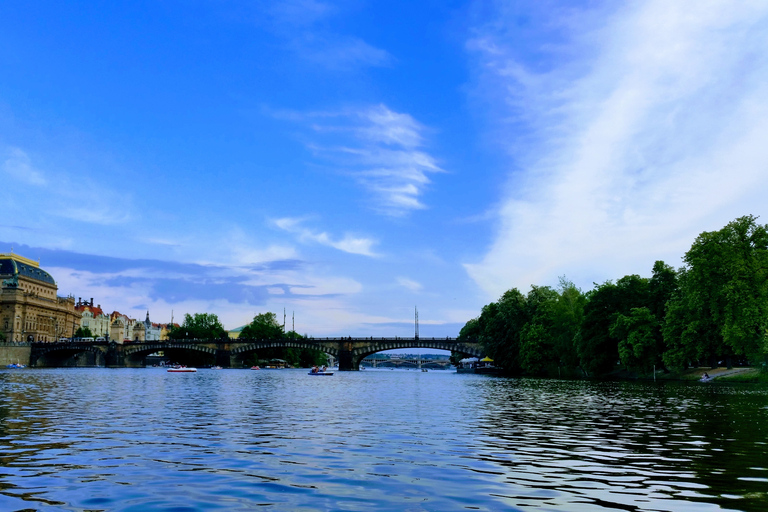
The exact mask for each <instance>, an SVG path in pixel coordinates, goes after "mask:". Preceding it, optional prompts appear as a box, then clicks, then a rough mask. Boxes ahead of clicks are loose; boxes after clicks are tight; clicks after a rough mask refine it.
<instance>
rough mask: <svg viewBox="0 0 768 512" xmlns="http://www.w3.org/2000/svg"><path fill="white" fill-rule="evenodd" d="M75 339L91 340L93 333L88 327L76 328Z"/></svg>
mask: <svg viewBox="0 0 768 512" xmlns="http://www.w3.org/2000/svg"><path fill="white" fill-rule="evenodd" d="M75 338H93V333H92V332H91V329H89V328H88V327H78V328H77V330H76V331H75Z"/></svg>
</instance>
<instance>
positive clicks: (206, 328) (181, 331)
mask: <svg viewBox="0 0 768 512" xmlns="http://www.w3.org/2000/svg"><path fill="white" fill-rule="evenodd" d="M168 337H169V338H170V339H173V340H180V339H198V340H203V339H221V338H226V337H227V331H226V330H224V326H223V325H221V322H220V321H219V317H218V316H216V315H214V314H213V313H195V314H194V316H193V315H190V314H189V313H187V314H185V315H184V323H182V324H181V326H179V327H174V328H173V329H171V331H170V332H169V333H168Z"/></svg>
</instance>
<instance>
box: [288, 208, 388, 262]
mask: <svg viewBox="0 0 768 512" xmlns="http://www.w3.org/2000/svg"><path fill="white" fill-rule="evenodd" d="M302 222H304V219H296V218H290V217H284V218H282V219H276V220H275V221H274V223H275V225H276V226H277V227H278V228H280V229H282V230H284V231H288V232H289V233H293V234H295V235H297V236H298V238H299V241H301V242H304V243H306V242H315V243H318V244H321V245H326V246H328V247H333V248H334V249H338V250H340V251H343V252H348V253H350V254H360V255H362V256H377V255H376V253H374V252H373V246H374V245H376V241H375V240H373V239H370V238H359V237H355V236H352V235H349V234H345V235H344V237H343V238H341V239H334V238H333V237H331V235H329V234H328V233H326V232H325V231H319V232H318V231H313V230H311V229H309V228H306V227H304V226H302V225H301V223H302Z"/></svg>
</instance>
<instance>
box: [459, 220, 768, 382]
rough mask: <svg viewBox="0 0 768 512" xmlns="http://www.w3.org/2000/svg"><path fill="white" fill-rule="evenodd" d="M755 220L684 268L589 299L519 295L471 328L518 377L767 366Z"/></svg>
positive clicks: (633, 278)
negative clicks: (719, 364) (739, 364)
mask: <svg viewBox="0 0 768 512" xmlns="http://www.w3.org/2000/svg"><path fill="white" fill-rule="evenodd" d="M756 221H757V218H756V217H753V216H751V215H750V216H746V217H741V218H738V219H736V220H734V221H733V222H731V223H729V224H728V225H727V226H725V227H724V228H723V229H721V230H719V231H713V232H704V233H702V234H700V235H699V236H698V237H697V238H696V241H695V242H694V243H693V245H692V247H691V249H690V250H689V251H688V252H687V253H686V254H685V256H684V258H683V261H684V265H683V267H681V268H679V269H677V270H675V269H674V268H673V267H671V266H669V265H667V264H666V263H664V262H663V261H657V262H656V263H655V264H654V265H653V269H652V275H651V277H649V278H648V277H640V276H638V275H628V276H624V277H622V278H621V279H618V280H616V281H615V282H613V281H607V282H605V283H603V284H595V287H594V289H592V290H590V291H588V292H586V293H583V292H582V291H581V290H580V289H578V288H577V287H576V286H575V285H574V284H573V283H572V282H570V281H568V280H567V279H565V278H560V283H559V285H558V287H557V288H556V289H553V288H551V287H548V286H532V287H531V290H530V291H529V292H528V293H527V294H523V293H521V292H520V291H519V290H518V289H516V288H513V289H511V290H509V291H507V292H505V293H504V294H503V295H502V296H501V298H499V300H498V301H496V302H492V303H490V304H488V305H486V306H484V307H483V309H482V312H481V314H480V316H479V317H477V318H474V319H472V320H470V321H469V322H467V323H466V325H465V326H464V327H463V328H462V329H461V332H460V334H459V338H460V339H464V340H467V341H478V342H480V343H481V344H482V345H483V347H484V349H485V351H486V353H487V354H488V356H489V357H491V358H492V359H494V361H495V362H496V364H497V365H498V366H501V367H502V368H504V369H505V371H507V372H508V373H510V374H518V375H520V374H525V375H549V376H557V375H561V376H590V377H592V376H601V375H606V374H608V373H610V372H612V371H614V370H616V369H617V363H618V364H620V367H623V368H625V369H627V370H630V371H635V372H640V373H643V372H650V371H652V370H653V368H654V367H655V368H656V369H662V370H682V369H684V368H687V367H690V366H693V365H709V366H714V365H716V364H718V363H719V362H721V361H722V362H724V363H725V364H727V365H729V366H730V365H731V364H733V363H736V362H740V363H748V364H753V365H757V364H762V363H764V362H765V360H766V354H768V344H767V343H766V327H767V326H766V323H767V322H766V320H768V279H766V278H767V276H768V226H766V225H759V224H757V222H756Z"/></svg>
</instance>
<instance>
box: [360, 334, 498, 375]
mask: <svg viewBox="0 0 768 512" xmlns="http://www.w3.org/2000/svg"><path fill="white" fill-rule="evenodd" d="M404 348H434V349H438V350H447V351H449V352H459V353H461V354H464V355H466V356H467V357H477V358H480V357H483V353H482V351H481V350H480V347H478V346H476V345H468V344H464V343H456V341H455V340H450V339H448V340H442V339H436V338H432V339H419V338H415V339H402V340H398V339H394V340H392V339H386V340H371V342H370V344H367V345H362V346H358V347H356V348H354V349H353V350H352V364H353V365H354V368H355V369H356V368H358V367H359V366H360V363H362V361H363V359H365V358H366V357H368V356H370V355H372V354H375V353H377V352H382V351H384V350H394V349H404Z"/></svg>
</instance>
